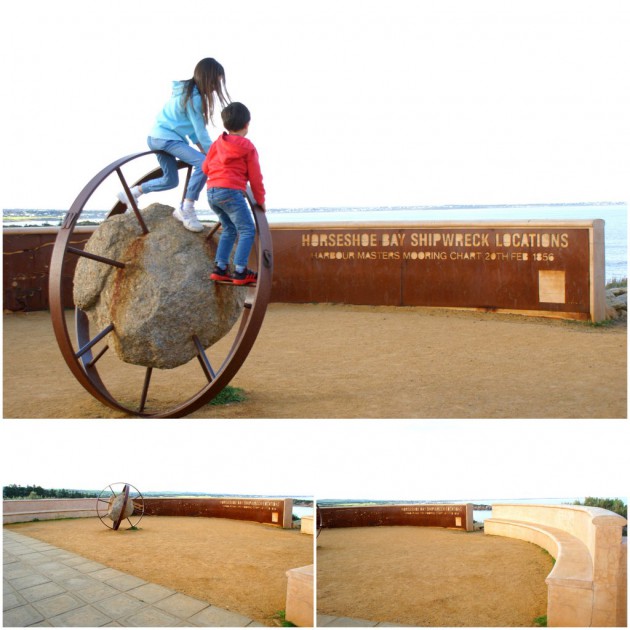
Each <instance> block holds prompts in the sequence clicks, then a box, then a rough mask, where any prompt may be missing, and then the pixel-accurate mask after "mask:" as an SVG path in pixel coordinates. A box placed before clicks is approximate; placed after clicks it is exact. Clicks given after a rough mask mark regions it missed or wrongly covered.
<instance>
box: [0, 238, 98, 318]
mask: <svg viewBox="0 0 630 630" xmlns="http://www.w3.org/2000/svg"><path fill="white" fill-rule="evenodd" d="M91 234H92V230H81V231H80V232H79V233H77V234H75V235H74V238H73V241H72V243H71V245H72V246H73V247H76V248H77V249H83V248H84V247H85V244H86V243H87V241H88V239H89V238H90V236H91ZM56 238H57V230H56V229H50V230H45V229H42V228H38V229H30V230H27V229H24V230H22V229H19V228H8V229H5V230H3V250H2V262H3V269H2V274H3V286H4V296H3V300H4V301H3V306H4V308H5V309H6V310H9V311H41V310H46V309H48V308H49V300H48V280H49V272H50V258H51V255H52V250H53V246H54V244H55V239H56ZM75 266H76V260H73V261H71V264H69V265H68V266H67V268H66V269H64V275H63V278H62V292H63V305H64V307H65V308H74V303H73V299H72V278H73V276H74V268H75Z"/></svg>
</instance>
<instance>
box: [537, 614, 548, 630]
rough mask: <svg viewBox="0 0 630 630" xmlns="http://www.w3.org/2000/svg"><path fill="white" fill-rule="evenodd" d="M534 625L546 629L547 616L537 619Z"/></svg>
mask: <svg viewBox="0 0 630 630" xmlns="http://www.w3.org/2000/svg"><path fill="white" fill-rule="evenodd" d="M534 625H535V626H537V627H538V628H546V627H547V615H541V616H540V617H536V618H535V619H534Z"/></svg>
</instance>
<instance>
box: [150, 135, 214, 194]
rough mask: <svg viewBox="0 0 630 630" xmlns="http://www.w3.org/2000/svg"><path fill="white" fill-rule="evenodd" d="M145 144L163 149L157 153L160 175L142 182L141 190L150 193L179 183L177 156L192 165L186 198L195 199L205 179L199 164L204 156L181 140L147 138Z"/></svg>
mask: <svg viewBox="0 0 630 630" xmlns="http://www.w3.org/2000/svg"><path fill="white" fill-rule="evenodd" d="M147 144H148V145H149V149H151V150H152V151H164V153H158V154H157V159H158V162H159V163H160V166H161V167H162V172H163V175H162V177H157V178H156V179H150V180H149V181H148V182H145V183H144V184H142V192H143V193H150V192H157V191H160V190H171V188H175V187H176V186H177V184H179V174H178V172H177V162H176V161H175V158H179V159H180V160H181V161H182V162H186V164H190V165H191V166H192V167H193V172H192V175H191V176H190V181H189V182H188V187H187V188H186V196H185V198H186V199H192V200H194V201H197V199H199V194H200V193H201V191H202V189H203V187H204V185H205V183H206V181H207V179H208V178H207V177H206V174H205V173H204V172H203V171H202V170H201V165H202V164H203V161H204V160H205V159H206V156H205V155H204V154H203V153H202V152H201V151H197V149H194V148H193V147H191V146H190V145H189V144H188V143H187V142H184V141H182V140H163V139H162V138H152V137H150V136H149V138H147Z"/></svg>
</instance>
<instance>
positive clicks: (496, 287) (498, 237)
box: [272, 221, 603, 318]
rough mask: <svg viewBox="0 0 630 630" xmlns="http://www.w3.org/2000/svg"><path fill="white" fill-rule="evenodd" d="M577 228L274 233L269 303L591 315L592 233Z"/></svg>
mask: <svg viewBox="0 0 630 630" xmlns="http://www.w3.org/2000/svg"><path fill="white" fill-rule="evenodd" d="M576 223H578V222H573V224H576ZM580 223H581V224H582V225H580V226H579V227H576V226H575V225H573V224H572V223H571V222H567V223H566V224H563V225H558V224H557V223H553V224H550V225H544V224H542V222H540V223H538V224H536V225H534V226H532V225H530V224H516V223H514V225H506V224H505V223H501V224H497V225H486V224H482V223H481V222H480V224H474V223H473V224H467V225H466V226H465V225H461V224H459V223H458V224H452V225H449V224H445V223H440V224H435V225H427V224H422V225H404V226H402V225H394V226H388V227H383V226H379V225H376V224H371V225H365V226H352V225H351V226H348V225H341V226H334V225H329V226H322V227H317V228H316V229H315V228H313V227H312V226H309V225H304V226H288V225H284V226H281V227H280V226H276V228H275V230H274V232H273V239H274V250H275V252H276V260H275V262H276V268H277V270H278V273H277V274H276V277H275V278H274V283H273V287H272V301H277V302H303V303H307V302H341V303H349V304H366V305H391V306H435V307H455V308H476V309H484V310H502V309H505V310H523V311H528V310H529V311H552V312H559V313H571V314H578V316H579V315H580V314H581V315H583V318H587V317H588V314H589V312H590V308H591V282H592V279H591V266H592V260H593V252H592V247H591V245H592V235H591V226H588V225H583V224H584V222H580ZM591 223H596V221H593V222H591ZM600 223H602V224H603V222H601V221H600ZM602 247H603V244H602ZM601 261H602V272H603V256H602V258H601Z"/></svg>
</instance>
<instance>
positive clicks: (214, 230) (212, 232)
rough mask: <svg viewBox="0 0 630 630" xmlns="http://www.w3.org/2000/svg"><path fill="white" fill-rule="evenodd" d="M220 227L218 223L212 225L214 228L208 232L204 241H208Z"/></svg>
mask: <svg viewBox="0 0 630 630" xmlns="http://www.w3.org/2000/svg"><path fill="white" fill-rule="evenodd" d="M220 227H221V223H220V222H219V221H217V222H216V223H215V225H214V227H213V228H212V229H211V230H210V232H209V233H208V236H206V240H207V241H209V240H210V239H211V238H212V237H213V236H214V235H215V234H216V232H217V230H218V229H219V228H220Z"/></svg>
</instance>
